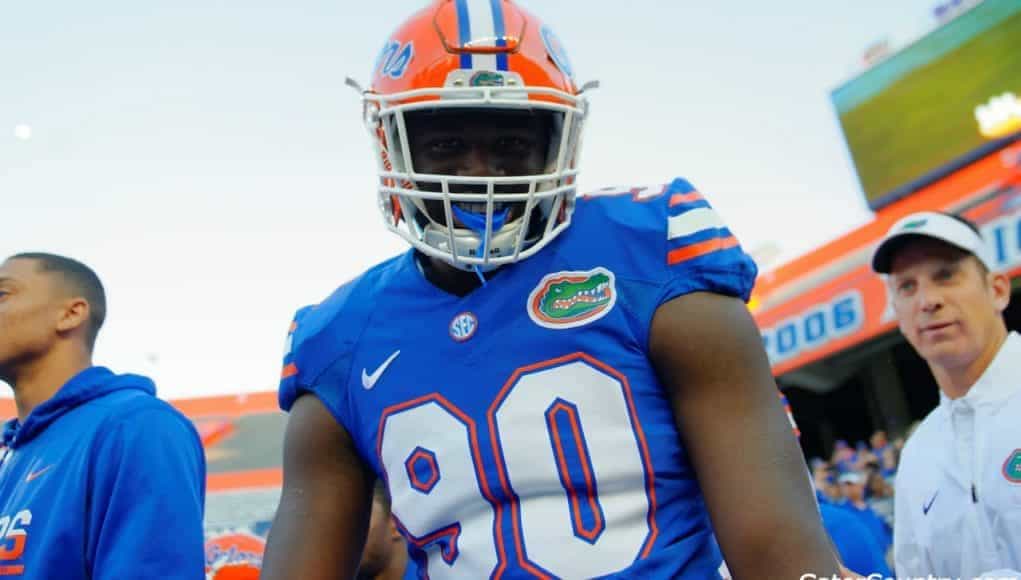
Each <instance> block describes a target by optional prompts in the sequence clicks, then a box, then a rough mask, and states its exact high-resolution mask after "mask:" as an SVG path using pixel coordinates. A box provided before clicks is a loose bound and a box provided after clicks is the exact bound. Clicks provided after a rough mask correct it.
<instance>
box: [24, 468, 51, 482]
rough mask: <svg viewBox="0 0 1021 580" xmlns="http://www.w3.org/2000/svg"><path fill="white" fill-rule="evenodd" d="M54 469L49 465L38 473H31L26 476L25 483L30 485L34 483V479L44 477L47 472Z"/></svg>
mask: <svg viewBox="0 0 1021 580" xmlns="http://www.w3.org/2000/svg"><path fill="white" fill-rule="evenodd" d="M52 468H53V466H52V465H47V466H46V467H44V468H42V469H37V470H36V471H31V472H29V474H28V475H26V476H25V483H28V482H30V481H32V480H33V479H35V478H37V477H40V476H41V475H43V474H44V473H46V472H47V471H49V470H50V469H52Z"/></svg>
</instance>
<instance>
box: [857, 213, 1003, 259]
mask: <svg viewBox="0 0 1021 580" xmlns="http://www.w3.org/2000/svg"><path fill="white" fill-rule="evenodd" d="M917 237H924V238H932V239H934V240H939V241H941V242H944V243H947V244H950V245H951V246H954V247H956V248H959V249H961V250H964V251H965V252H968V253H969V254H972V255H974V256H975V257H976V258H978V260H979V261H980V262H982V264H983V265H985V267H986V269H988V270H989V271H991V272H994V271H996V268H995V263H996V261H995V260H993V257H992V250H991V248H990V247H989V246H988V245H987V244H986V242H985V240H984V239H982V235H981V234H980V233H978V232H977V231H975V230H974V229H972V228H971V226H969V225H968V224H967V223H965V222H963V221H961V220H960V219H959V218H956V217H954V216H951V215H949V214H945V213H939V212H935V211H923V212H918V213H913V214H911V215H908V216H905V217H903V218H901V219H900V220H899V221H898V222H897V223H895V224H893V227H892V228H890V231H888V232H886V236H884V237H883V241H882V242H880V243H879V245H878V246H877V247H876V251H875V253H874V254H872V269H873V270H874V271H876V272H877V273H879V274H889V273H890V267H891V265H892V264H893V257H894V254H896V252H897V250H899V249H900V248H901V247H902V246H903V244H904V242H905V241H906V240H908V239H911V238H917Z"/></svg>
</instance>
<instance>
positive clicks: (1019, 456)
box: [1003, 449, 1021, 483]
mask: <svg viewBox="0 0 1021 580" xmlns="http://www.w3.org/2000/svg"><path fill="white" fill-rule="evenodd" d="M1003 477H1006V478H1007V481H1009V482H1011V483H1021V449H1015V450H1014V451H1013V452H1011V454H1010V455H1009V456H1007V460H1006V461H1004V462H1003Z"/></svg>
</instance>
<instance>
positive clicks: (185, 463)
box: [86, 403, 206, 580]
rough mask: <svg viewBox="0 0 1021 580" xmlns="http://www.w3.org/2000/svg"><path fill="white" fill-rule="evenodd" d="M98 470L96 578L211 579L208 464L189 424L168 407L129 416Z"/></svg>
mask: <svg viewBox="0 0 1021 580" xmlns="http://www.w3.org/2000/svg"><path fill="white" fill-rule="evenodd" d="M161 405H165V404H163V403H161ZM91 471H92V479H93V486H92V490H91V494H90V496H91V501H92V504H91V506H90V507H89V510H88V512H87V513H88V521H87V525H88V528H89V536H88V539H87V540H86V542H87V546H86V548H87V552H86V557H87V566H88V569H89V577H90V578H94V579H95V580H114V579H121V578H160V579H162V580H176V579H181V580H184V579H188V580H194V579H196V578H203V577H204V575H205V572H204V570H205V552H204V548H203V528H202V517H203V506H204V504H205V478H206V464H205V457H204V455H203V452H202V443H201V441H200V439H199V436H198V433H197V432H196V431H195V427H194V426H193V425H192V424H191V423H190V422H189V421H188V420H187V419H185V418H184V417H183V416H181V415H180V414H178V413H177V412H176V411H174V410H173V409H171V408H170V407H169V406H165V407H164V406H160V407H154V406H152V407H143V408H141V409H137V410H133V411H132V412H131V413H129V414H125V415H123V416H122V417H120V418H118V419H117V420H116V422H114V423H113V424H112V425H111V426H109V427H108V429H107V431H106V432H105V434H104V436H103V441H102V443H100V445H99V447H98V448H97V451H96V456H95V458H94V465H93V466H92V470H91Z"/></svg>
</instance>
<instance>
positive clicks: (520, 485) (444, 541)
mask: <svg viewBox="0 0 1021 580" xmlns="http://www.w3.org/2000/svg"><path fill="white" fill-rule="evenodd" d="M485 421H486V422H485V424H479V423H481V422H479V423H477V422H476V421H475V420H474V419H473V418H471V417H470V416H469V415H468V414H466V413H465V412H463V411H462V410H461V409H459V408H457V407H456V406H455V405H453V404H452V403H450V402H449V401H448V400H446V399H445V398H444V397H442V396H441V395H439V394H432V395H427V396H425V397H421V398H419V399H415V400H412V401H408V402H406V403H402V404H400V405H396V406H394V407H391V408H389V409H387V410H386V411H385V412H384V415H383V418H382V419H381V421H380V427H379V429H380V432H379V436H378V445H379V447H378V450H377V451H378V454H379V460H380V463H381V465H383V466H384V469H385V471H386V478H387V480H388V485H389V489H390V492H391V495H392V496H393V511H394V515H395V516H396V517H397V519H398V521H399V524H400V525H401V527H402V528H403V531H404V533H405V535H406V536H407V537H408V538H409V540H410V542H411V543H412V544H413V545H415V546H416V547H417V548H419V549H420V550H422V551H424V552H425V553H426V554H427V557H428V572H429V577H430V578H448V577H449V578H453V577H461V578H466V577H480V576H491V577H495V578H499V577H501V576H502V575H503V574H504V573H505V571H507V570H508V568H512V569H519V570H525V571H528V572H530V573H531V574H533V575H535V576H538V577H551V576H558V577H592V576H599V575H603V574H608V573H611V572H614V571H616V570H620V569H623V568H626V567H628V566H629V565H630V564H631V563H633V562H634V561H635V560H636V559H638V558H641V557H644V556H645V555H647V554H648V552H649V550H650V548H651V546H652V544H653V542H654V541H655V538H656V535H657V530H656V525H655V506H656V504H655V491H654V482H653V474H652V469H651V467H650V460H649V450H648V445H647V442H646V440H645V435H644V433H643V431H642V429H641V426H640V424H639V423H638V418H637V416H636V414H635V407H634V401H633V399H632V395H631V389H630V386H629V385H628V382H627V379H626V378H625V377H624V376H623V375H622V374H620V373H619V372H617V371H616V370H614V369H612V368H610V367H609V366H607V365H605V364H603V363H601V362H599V361H597V360H595V359H592V358H591V357H589V356H587V355H584V354H581V353H578V354H574V355H569V356H566V357H562V358H559V359H554V360H551V361H546V362H543V363H539V364H536V365H532V366H530V367H525V368H522V369H519V370H518V371H516V372H515V373H514V374H513V375H512V376H511V377H510V378H509V379H508V380H507V382H506V383H505V384H504V386H503V388H502V389H501V390H500V392H499V394H498V395H497V397H496V399H495V400H494V402H493V403H492V405H490V407H489V409H488V411H487V413H486V419H485ZM480 432H485V434H487V435H488V440H489V445H488V446H486V445H483V444H480ZM494 474H495V477H494ZM497 494H500V495H499V496H498V495H497ZM500 498H506V500H505V501H501V499H500ZM512 545H513V549H511V546H512ZM511 558H514V559H515V560H516V561H515V562H513V563H512V562H511Z"/></svg>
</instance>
